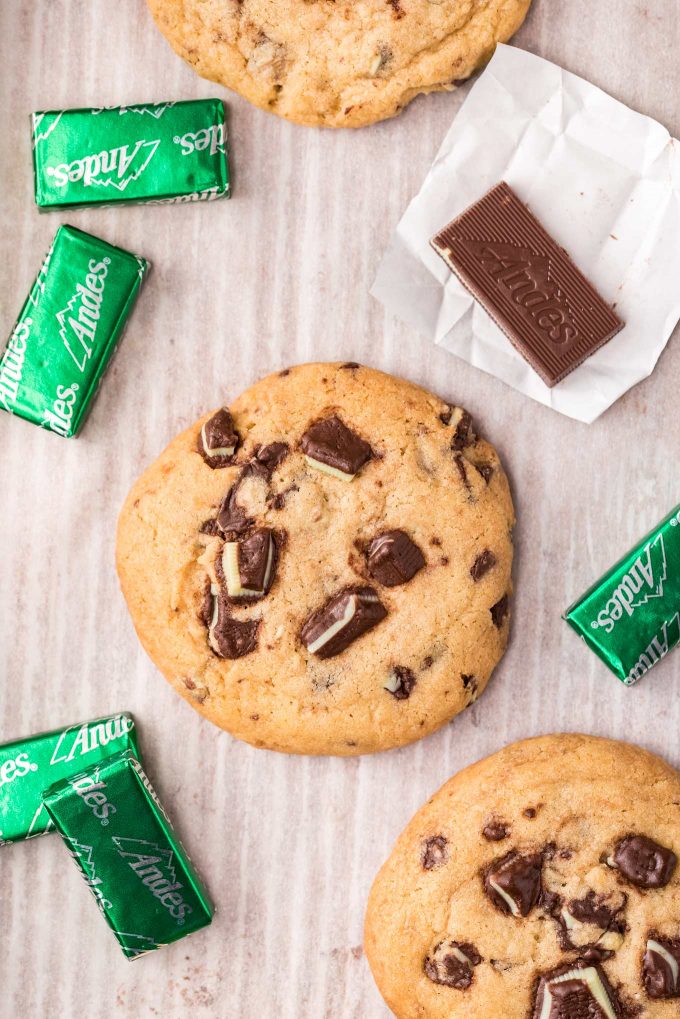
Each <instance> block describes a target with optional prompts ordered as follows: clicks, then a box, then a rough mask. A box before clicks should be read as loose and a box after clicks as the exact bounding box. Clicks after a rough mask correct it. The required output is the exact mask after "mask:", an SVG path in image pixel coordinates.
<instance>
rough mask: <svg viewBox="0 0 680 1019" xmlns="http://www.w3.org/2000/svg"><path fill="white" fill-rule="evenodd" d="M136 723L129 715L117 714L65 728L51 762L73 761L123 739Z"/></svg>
mask: <svg viewBox="0 0 680 1019" xmlns="http://www.w3.org/2000/svg"><path fill="white" fill-rule="evenodd" d="M134 727H135V723H134V722H133V720H132V719H131V718H130V716H129V715H115V716H114V717H113V718H107V719H104V720H103V721H101V722H95V723H88V722H85V723H84V724H83V725H80V726H76V727H71V728H70V729H64V731H63V733H62V734H61V736H60V737H59V741H58V743H57V745H56V747H55V748H54V752H53V754H52V759H51V761H50V764H61V763H62V762H66V761H72V760H73V758H74V757H76V756H79V757H82V756H83V755H85V754H89V753H91V752H92V751H93V750H98V749H99V748H100V747H105V746H107V745H108V744H109V743H113V742H115V741H116V740H119V739H122V738H123V737H124V736H126V735H127V733H129V732H132V730H133V729H134Z"/></svg>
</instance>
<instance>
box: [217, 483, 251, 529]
mask: <svg viewBox="0 0 680 1019" xmlns="http://www.w3.org/2000/svg"><path fill="white" fill-rule="evenodd" d="M240 483H241V479H240V478H239V479H238V480H237V481H235V482H234V484H233V485H232V486H231V488H230V489H229V491H228V492H227V494H226V495H225V497H224V499H223V500H222V503H221V505H220V508H219V509H218V511H217V516H216V518H215V520H216V523H217V526H218V527H219V529H220V531H221V532H222V533H223V534H224V535H237V534H245V533H246V531H248V530H250V528H251V527H252V525H253V521H252V518H251V517H249V516H248V514H247V513H246V511H245V510H244V509H243V507H242V506H239V504H238V490H239V485H240Z"/></svg>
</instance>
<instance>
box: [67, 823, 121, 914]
mask: <svg viewBox="0 0 680 1019" xmlns="http://www.w3.org/2000/svg"><path fill="white" fill-rule="evenodd" d="M64 840H65V842H66V844H67V847H68V849H69V852H70V853H71V856H72V857H73V859H74V860H76V861H78V862H79V864H80V867H81V873H82V875H83V880H84V881H85V884H86V885H87V887H88V888H89V889H90V891H91V892H92V894H93V895H94V897H95V899H96V901H97V905H98V906H99V909H100V911H101V912H102V913H104V912H105V910H107V909H112V908H113V903H112V902H111V901H110V899H107V898H106V896H105V894H104V882H103V881H102V879H101V878H100V877H97V870H96V867H95V863H94V851H93V848H92V846H87V845H85V844H84V843H82V842H78V840H77V839H75V838H73V837H72V836H70V835H65V836H64Z"/></svg>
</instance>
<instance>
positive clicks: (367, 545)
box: [117, 364, 513, 754]
mask: <svg viewBox="0 0 680 1019" xmlns="http://www.w3.org/2000/svg"><path fill="white" fill-rule="evenodd" d="M512 525H513V508H512V502H511V498H510V493H509V488H508V483H507V480H506V477H505V474H504V473H503V470H502V468H501V465H500V463H499V459H498V456H497V454H496V452H495V450H494V449H493V448H492V447H491V446H490V445H489V443H487V442H485V441H484V440H483V439H481V438H478V436H477V434H476V432H475V428H474V425H473V422H472V420H471V417H470V415H469V414H468V413H467V412H466V411H465V410H463V409H462V408H460V407H456V406H454V405H452V404H450V403H447V402H446V401H444V400H442V399H440V398H439V397H437V396H433V395H432V394H430V393H426V392H424V391H423V390H422V389H419V388H418V387H417V386H414V385H411V384H410V383H408V382H404V381H402V380H400V379H396V378H392V377H391V376H389V375H383V374H382V373H380V372H377V371H373V370H371V369H369V368H364V367H361V366H360V365H357V364H316V365H302V366H298V367H296V368H291V369H287V370H285V371H282V372H279V373H278V374H276V375H272V376H270V377H269V378H266V379H264V380H262V381H261V382H258V383H257V384H256V385H255V386H253V387H252V389H249V390H248V391H247V392H246V393H244V394H243V395H242V396H240V397H239V398H238V399H236V400H235V401H234V402H233V403H232V404H231V405H230V406H229V407H222V408H220V409H218V410H217V411H214V412H213V413H211V414H208V415H206V417H204V418H202V419H201V420H200V421H198V422H197V423H196V424H195V425H193V426H192V427H191V428H189V429H188V430H187V431H185V432H184V433H183V434H182V435H180V436H179V437H178V438H176V439H175V440H174V441H173V442H171V444H170V445H169V446H168V448H167V449H166V450H165V452H164V453H162V454H161V456H160V457H159V459H158V460H157V461H156V462H155V463H154V464H152V465H151V467H149V468H148V470H147V471H146V472H145V473H144V475H143V476H142V477H141V478H140V479H139V481H138V482H137V483H136V485H135V486H134V488H133V489H132V491H131V493H130V495H129V497H128V499H127V501H126V503H125V506H124V507H123V510H122V513H121V516H120V523H119V529H118V549H117V559H118V571H119V575H120V580H121V584H122V588H123V592H124V594H125V597H126V599H127V602H128V606H129V609H130V612H131V614H132V618H133V621H134V624H135V626H136V628H137V632H138V634H139V637H140V639H141V641H142V643H143V645H144V647H145V648H146V650H147V652H148V653H149V655H150V656H151V658H152V659H153V661H154V662H155V663H156V665H157V666H158V668H159V669H160V670H161V671H162V672H163V673H164V675H165V676H166V677H167V678H168V679H169V680H170V682H171V683H172V684H173V685H174V686H175V688H176V689H177V690H178V691H179V692H180V693H181V694H182V695H183V696H184V697H185V698H186V699H187V700H188V701H189V702H190V703H191V704H192V705H193V706H194V707H196V708H197V709H198V710H199V711H200V712H201V713H202V714H204V715H205V716H206V717H207V718H209V719H211V721H213V722H215V723H216V724H217V725H220V726H222V727H223V728H225V729H228V730H229V731H230V732H232V733H233V734H234V735H235V736H238V737H239V738H241V739H244V740H247V741H248V742H249V743H253V744H254V745H255V746H259V747H268V748H271V749H275V750H282V751H288V752H291V753H310V754H361V753H368V752H370V751H374V750H383V749H385V748H387V747H393V746H398V745H400V744H404V743H408V742H411V741H412V740H416V739H418V738H420V737H421V736H425V735H427V733H430V732H432V731H433V730H435V729H437V728H439V726H441V725H442V724H443V723H444V722H446V721H448V720H449V719H451V718H453V716H454V715H456V714H458V712H460V711H462V710H463V708H465V707H467V706H468V705H469V704H471V703H472V702H473V701H474V700H475V698H476V697H478V696H479V694H481V692H482V691H483V690H484V688H485V686H486V684H487V682H488V680H489V677H490V676H491V673H492V671H493V668H494V666H495V665H496V663H497V662H498V661H499V659H500V658H501V656H502V654H503V651H504V650H505V646H506V643H507V639H508V630H509V609H510V600H509V599H510V591H511V578H510V573H511V564H512V539H511V534H510V531H511V527H512Z"/></svg>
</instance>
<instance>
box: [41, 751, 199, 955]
mask: <svg viewBox="0 0 680 1019" xmlns="http://www.w3.org/2000/svg"><path fill="white" fill-rule="evenodd" d="M43 802H44V803H45V806H46V808H47V810H48V812H49V814H50V817H51V818H52V820H53V822H54V824H55V826H56V828H57V829H58V831H59V833H60V835H61V836H62V838H63V840H64V842H65V844H66V847H67V849H68V850H69V852H70V854H71V856H72V857H73V859H74V860H75V862H76V864H77V866H78V867H79V868H80V870H81V871H82V873H83V876H84V878H85V883H86V884H87V885H88V887H89V889H90V891H91V892H92V894H93V895H94V897H95V899H96V900H97V905H98V906H99V909H100V911H101V913H102V915H103V917H104V919H105V920H106V922H107V923H108V925H109V927H110V928H111V929H112V931H113V933H114V934H115V936H116V938H117V940H118V943H119V944H120V946H121V948H122V949H123V953H124V954H125V955H126V956H127V958H128V959H136V958H137V957H138V956H139V955H143V954H144V953H145V952H150V951H152V950H153V949H155V948H161V947H162V946H163V945H168V944H170V943H171V942H173V941H177V940H179V938H183V937H185V936H186V935H187V934H192V933H194V931H197V930H200V928H201V927H206V926H207V925H208V924H209V923H210V922H211V920H212V916H213V907H212V904H211V903H210V900H209V898H208V894H207V892H206V890H205V888H204V887H203V885H202V883H201V880H200V878H199V877H198V875H197V873H196V871H195V870H194V867H193V864H192V863H191V860H190V859H189V857H188V856H187V854H186V851H185V850H184V847H183V846H182V844H181V842H180V841H179V839H178V838H177V836H176V834H175V832H174V829H173V827H172V825H171V823H170V820H169V818H168V816H167V814H166V813H165V811H164V810H163V807H162V806H161V803H160V801H159V799H158V797H157V796H156V793H155V792H154V790H153V789H152V787H151V783H150V782H149V780H148V778H147V777H146V775H145V774H144V771H143V770H142V767H141V765H140V763H139V761H138V760H137V758H136V757H135V755H134V754H133V753H132V752H131V751H129V750H127V751H124V752H123V753H120V754H115V755H113V756H112V757H108V758H107V759H106V760H104V761H102V762H101V763H99V764H96V765H94V766H93V767H90V768H88V769H87V770H86V771H84V772H82V773H80V774H79V775H72V776H70V777H69V778H67V779H65V780H64V781H62V782H59V783H58V784H57V785H55V786H52V788H51V789H48V790H47V792H45V793H44V795H43Z"/></svg>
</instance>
